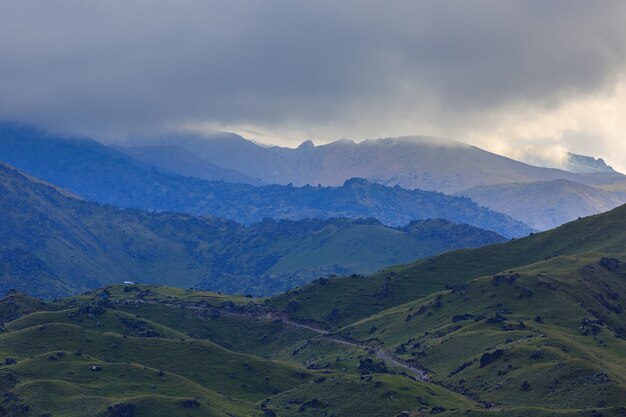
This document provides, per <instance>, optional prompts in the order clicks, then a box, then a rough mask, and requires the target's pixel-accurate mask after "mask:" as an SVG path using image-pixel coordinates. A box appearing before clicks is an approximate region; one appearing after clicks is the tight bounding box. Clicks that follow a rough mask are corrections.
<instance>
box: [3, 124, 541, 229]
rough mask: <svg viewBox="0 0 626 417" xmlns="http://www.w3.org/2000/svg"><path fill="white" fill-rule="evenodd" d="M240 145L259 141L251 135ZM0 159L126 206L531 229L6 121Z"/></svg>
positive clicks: (434, 203)
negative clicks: (216, 172)
mask: <svg viewBox="0 0 626 417" xmlns="http://www.w3.org/2000/svg"><path fill="white" fill-rule="evenodd" d="M228 140H230V139H224V143H226V142H227V141H228ZM235 142H236V143H239V142H237V141H236V139H235ZM240 144H241V145H242V146H255V147H256V145H254V144H252V143H251V142H247V141H244V142H240ZM194 154H195V155H198V157H203V156H202V155H200V154H199V153H194ZM0 160H2V161H5V162H7V163H9V164H11V165H13V166H16V167H18V168H20V169H22V170H24V171H26V172H28V173H30V174H32V175H35V176H37V177H41V178H43V179H45V180H47V181H49V182H51V183H53V184H56V185H59V186H61V187H63V188H66V189H68V190H69V191H71V192H74V193H76V194H78V195H80V196H82V197H83V198H86V199H88V200H92V201H95V202H99V203H103V204H112V205H115V206H118V207H122V208H141V209H145V210H153V211H177V212H184V213H190V214H194V215H213V216H218V217H224V218H228V219H233V220H236V221H238V222H241V223H245V224H251V223H254V222H258V221H260V220H262V219H264V218H265V217H272V218H278V219H292V220H297V219H303V218H313V217H318V218H329V217H349V218H364V217H374V218H376V219H378V220H380V221H381V222H383V223H385V224H387V225H391V226H401V225H405V224H407V223H408V222H410V221H411V220H419V219H429V218H445V219H448V220H451V221H453V222H456V223H467V224H470V225H473V226H476V227H480V228H482V229H486V230H492V231H496V232H498V233H500V234H502V235H504V236H506V237H517V236H524V235H527V234H528V233H530V232H531V231H532V230H533V229H531V228H530V227H528V226H527V225H525V224H523V223H522V222H519V221H515V220H513V219H511V218H509V217H507V216H506V215H503V214H501V213H497V212H494V211H492V210H489V209H485V208H481V207H479V206H478V205H476V204H475V203H474V202H472V201H471V200H469V199H467V198H461V197H451V196H447V195H443V194H441V193H436V192H427V191H421V190H405V189H402V188H400V187H393V188H391V187H386V186H383V185H379V184H372V183H370V182H368V181H365V180H350V181H347V182H346V184H345V185H342V186H340V187H293V186H281V185H272V186H265V187H254V186H251V185H247V184H236V183H225V182H219V181H213V182H209V181H205V180H201V179H198V178H192V177H183V176H178V175H172V174H168V173H164V172H161V171H159V170H157V169H155V168H154V167H152V166H151V165H149V164H146V163H144V162H142V161H139V160H137V159H134V158H132V157H131V156H129V155H127V154H125V153H122V152H120V151H118V150H116V149H112V148H109V147H106V146H104V145H102V144H100V143H98V142H95V141H92V140H88V139H66V138H58V137H53V136H50V135H46V134H45V133H42V132H40V131H38V130H36V129H33V128H28V127H19V126H14V125H0Z"/></svg>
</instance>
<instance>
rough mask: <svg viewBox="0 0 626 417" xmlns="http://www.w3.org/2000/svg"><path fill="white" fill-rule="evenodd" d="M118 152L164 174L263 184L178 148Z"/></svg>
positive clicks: (136, 147) (138, 149) (162, 147)
mask: <svg viewBox="0 0 626 417" xmlns="http://www.w3.org/2000/svg"><path fill="white" fill-rule="evenodd" d="M120 150H122V151H123V152H125V153H127V154H129V155H130V156H132V157H133V158H135V159H138V160H140V161H142V162H145V163H146V164H149V165H153V166H155V167H157V168H159V169H161V170H163V171H165V172H172V173H174V174H178V175H183V176H186V177H196V178H201V179H203V180H207V181H224V182H235V183H242V184H250V185H262V184H263V183H262V182H261V181H260V180H255V179H254V178H251V177H249V176H247V175H245V174H242V173H241V172H238V171H235V170H232V169H226V168H220V167H218V166H217V165H214V164H211V163H210V162H207V161H204V160H202V159H200V158H198V157H196V156H195V155H193V154H191V153H190V152H188V151H186V150H184V149H182V148H180V147H178V146H134V147H130V148H120Z"/></svg>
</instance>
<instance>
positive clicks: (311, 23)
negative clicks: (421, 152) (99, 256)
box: [0, 0, 626, 135]
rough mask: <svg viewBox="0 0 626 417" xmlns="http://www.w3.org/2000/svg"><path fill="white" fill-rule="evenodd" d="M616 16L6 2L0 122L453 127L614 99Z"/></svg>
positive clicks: (437, 7)
mask: <svg viewBox="0 0 626 417" xmlns="http://www.w3.org/2000/svg"><path fill="white" fill-rule="evenodd" d="M625 17H626V2H623V1H599V2H591V1H583V0H579V1H576V0H560V1H550V0H547V1H539V0H538V1H507V2H503V1H496V0H492V1H486V0H485V1H481V0H475V1H442V0H433V1H385V2H383V1H376V2H375V1H367V0H352V1H341V0H334V1H293V0H284V1H278V0H247V1H238V0H226V1H185V0H182V1H160V0H152V1H128V0H127V1H98V2H85V1H80V0H73V1H70V0H59V1H54V2H50V1H34V0H20V1H8V0H5V1H0V118H2V119H16V120H22V121H29V122H34V123H39V124H43V125H47V126H50V127H53V128H57V129H63V130H67V131H76V132H81V133H90V134H95V135H98V134H102V135H108V134H124V133H128V132H135V131H144V130H159V129H161V128H165V127H172V126H180V125H184V124H188V123H198V122H207V123H215V124H218V125H219V124H224V125H228V124H233V125H236V124H245V125H247V126H255V125H261V126H276V127H280V126H281V125H294V124H295V125H298V124H300V125H303V126H304V125H315V124H330V125H333V126H334V127H335V128H336V129H337V132H338V134H342V133H344V132H346V131H349V130H350V126H349V124H350V123H352V122H353V121H354V118H355V115H359V114H363V115H367V116H368V120H367V121H362V122H361V123H364V124H365V125H367V124H368V123H371V124H376V123H377V120H375V119H373V118H371V117H369V116H371V115H372V114H376V115H379V116H380V118H381V120H383V119H384V120H385V121H386V122H387V123H393V122H394V120H398V121H399V120H406V118H411V117H416V116H415V112H417V111H424V114H423V115H422V117H429V118H434V119H437V118H438V117H441V118H443V117H444V116H445V117H446V120H447V122H448V123H459V124H462V123H464V122H466V121H467V120H468V119H472V118H480V117H481V116H480V115H481V114H483V113H486V112H490V111H493V110H494V109H502V108H503V107H504V108H506V107H507V106H510V105H516V104H519V103H532V104H533V106H539V107H541V106H545V107H546V108H550V107H551V106H557V105H559V104H560V103H562V102H563V101H564V100H568V99H571V98H573V97H574V98H575V97H577V96H579V95H584V94H588V93H591V92H594V91H599V90H602V89H606V88H609V87H610V86H611V85H612V84H613V83H614V82H615V80H616V79H617V77H619V76H620V75H621V74H623V73H624V66H625V58H626V29H624V28H625V27H626V25H624V24H623V22H624V18H625ZM348 115H350V116H349V117H348ZM454 115H458V117H455V116H454Z"/></svg>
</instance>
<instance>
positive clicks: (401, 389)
mask: <svg viewBox="0 0 626 417" xmlns="http://www.w3.org/2000/svg"><path fill="white" fill-rule="evenodd" d="M172 303H175V304H176V305H174V304H172ZM33 304H34V301H33V300H32V299H30V298H28V297H26V296H24V295H22V294H17V293H13V294H10V295H9V296H8V297H6V298H4V299H2V300H0V312H4V311H6V310H13V315H12V317H10V318H8V317H7V316H5V315H4V313H2V314H1V315H0V320H1V321H2V322H3V323H4V325H5V331H4V332H3V333H0V359H1V360H2V365H0V381H1V382H0V383H1V384H2V388H3V391H4V393H5V396H4V400H3V402H2V403H1V404H0V407H1V408H0V410H1V412H3V413H5V414H7V413H8V415H37V416H39V415H43V414H46V413H48V414H49V415H63V416H84V415H85V413H88V414H89V415H93V416H107V417H120V416H125V417H135V416H138V417H141V416H195V415H202V416H224V417H225V416H238V417H239V416H241V417H247V416H255V417H261V416H302V415H305V416H306V415H308V416H317V415H321V414H325V413H333V414H335V415H337V416H347V415H353V413H355V412H356V413H358V415H360V416H365V417H375V416H378V417H380V416H384V417H394V416H396V415H398V414H399V413H401V412H402V411H403V410H407V409H412V408H414V407H416V406H418V407H419V408H420V409H421V410H423V411H424V412H430V410H433V409H435V410H438V409H439V408H443V409H450V410H458V409H461V408H462V409H463V410H469V411H475V412H477V413H480V412H481V405H480V404H478V403H476V402H474V401H472V400H471V399H468V398H466V397H463V396H462V395H460V394H458V393H455V392H452V391H449V390H446V389H445V388H442V387H440V386H438V385H436V384H431V383H428V382H420V381H415V380H414V379H411V378H410V377H409V376H408V375H406V374H405V373H403V372H402V370H401V369H398V368H395V367H394V366H393V364H392V363H391V362H389V363H387V364H385V363H384V362H381V363H382V364H383V365H382V366H380V369H377V370H376V371H374V372H370V371H368V370H366V369H365V368H364V366H365V365H362V364H368V363H369V361H372V362H373V359H372V358H374V359H376V357H375V355H374V354H373V353H370V352H368V350H367V349H365V348H364V347H359V346H352V347H346V346H343V345H341V344H340V343H339V342H337V341H334V340H332V339H325V338H320V337H319V335H318V334H317V333H315V332H313V331H310V330H307V329H304V328H301V327H300V326H297V325H294V324H290V323H284V322H281V321H277V320H268V319H265V318H262V317H260V318H254V317H252V316H248V315H245V314H242V313H241V311H245V310H246V309H252V308H258V307H259V304H257V303H256V302H255V301H254V300H251V299H245V298H244V299H231V298H227V297H224V296H221V295H218V294H210V293H204V292H193V291H189V290H187V291H185V290H172V289H167V288H164V287H148V286H139V287H138V286H133V287H122V286H114V287H107V288H104V289H102V290H98V291H93V292H91V293H89V294H86V295H84V296H81V297H76V298H72V299H65V300H60V301H57V302H55V303H52V304H39V305H37V307H36V308H31V306H33ZM147 317H150V318H147ZM233 326H237V327H236V328H233ZM237 329H238V330H239V331H236V330H237ZM213 340H215V341H216V342H213ZM218 343H219V344H218ZM303 344H304V345H305V346H303ZM307 345H310V347H307ZM225 346H229V347H225ZM299 352H302V354H300V353H299ZM303 355H307V356H309V357H310V355H315V356H316V357H317V358H318V359H319V363H317V364H316V363H313V362H307V361H304V362H305V363H303ZM377 360H378V359H377ZM378 361H379V362H380V360H378ZM331 362H332V365H330V364H331ZM326 363H328V365H326ZM358 367H360V368H358ZM357 368H358V369H357ZM359 369H360V370H359ZM416 399H419V400H416ZM416 401H417V402H416Z"/></svg>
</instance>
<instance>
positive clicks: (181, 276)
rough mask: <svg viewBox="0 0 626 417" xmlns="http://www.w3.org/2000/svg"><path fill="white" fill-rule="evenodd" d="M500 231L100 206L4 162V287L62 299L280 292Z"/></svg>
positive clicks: (492, 238) (0, 223)
mask: <svg viewBox="0 0 626 417" xmlns="http://www.w3.org/2000/svg"><path fill="white" fill-rule="evenodd" d="M502 240H504V238H503V237H501V236H500V235H498V234H496V233H494V232H488V231H484V230H481V229H477V228H475V227H472V226H467V225H457V224H454V223H451V222H449V221H446V220H429V221H418V222H412V223H411V224H409V225H408V226H406V227H404V228H391V227H387V226H384V225H382V224H381V223H380V222H378V221H376V220H348V219H329V220H318V219H311V220H300V221H288V220H282V221H274V220H265V221H263V222H260V223H258V224H255V225H252V226H243V225H240V224H237V223H235V222H232V221H228V220H223V219H215V218H199V217H193V216H190V215H185V214H174V213H148V212H144V211H139V210H130V209H127V210H120V209H116V208H114V207H111V206H100V205H97V204H94V203H89V202H86V201H83V200H80V199H78V198H76V197H72V196H70V195H67V194H63V193H62V192H60V191H59V190H58V189H56V188H54V187H52V186H50V185H48V184H46V183H44V182H42V181H40V180H36V179H33V178H31V177H27V176H25V175H23V174H21V173H20V172H18V171H16V170H14V169H12V168H11V167H9V166H7V165H4V164H1V163H0V260H1V262H0V291H2V292H6V291H7V290H8V289H10V288H17V289H20V290H23V291H27V292H28V293H30V294H33V295H38V296H43V297H59V296H64V295H68V294H73V293H77V292H80V291H86V290H88V289H90V288H95V287H99V286H102V285H105V284H109V283H112V282H118V283H119V282H123V281H141V282H147V283H161V284H168V285H172V286H178V287H200V288H208V289H213V290H216V291H224V292H229V293H244V294H248V293H250V294H255V295H267V294H275V293H278V292H281V291H284V290H286V289H288V288H292V287H295V286H297V285H303V284H305V283H307V282H309V281H311V280H312V279H315V278H317V277H319V276H323V275H327V274H337V273H341V274H353V273H357V274H364V273H371V272H374V271H376V270H379V269H381V268H382V267H384V266H387V265H392V264H397V263H402V262H408V261H411V260H415V259H418V258H420V257H425V256H430V255H432V254H435V253H440V252H444V251H446V250H450V249H453V248H462V247H475V246H479V245H485V244H490V243H494V242H500V241H502Z"/></svg>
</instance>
